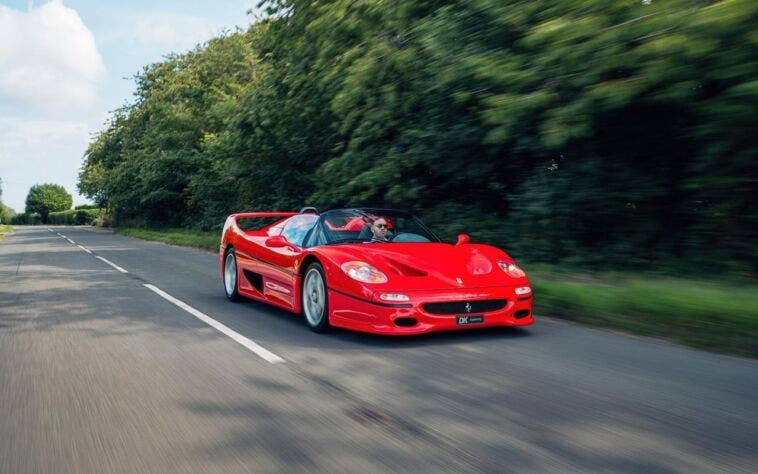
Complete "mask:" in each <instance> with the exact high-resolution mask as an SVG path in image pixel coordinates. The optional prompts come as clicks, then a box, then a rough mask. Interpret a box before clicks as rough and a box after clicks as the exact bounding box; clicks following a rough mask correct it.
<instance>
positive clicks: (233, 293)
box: [224, 249, 240, 302]
mask: <svg viewBox="0 0 758 474" xmlns="http://www.w3.org/2000/svg"><path fill="white" fill-rule="evenodd" d="M238 279H239V272H238V271H237V254H235V253H234V249H229V251H228V252H226V257H224V294H226V299H228V300H229V301H233V302H237V301H239V300H240V294H239V291H238V289H239V283H238Z"/></svg>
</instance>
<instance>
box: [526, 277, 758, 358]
mask: <svg viewBox="0 0 758 474" xmlns="http://www.w3.org/2000/svg"><path fill="white" fill-rule="evenodd" d="M529 276H530V280H531V282H532V286H533V287H534V294H535V313H536V314H538V315H540V314H542V315H550V316H555V317H559V318H564V319H569V320H573V321H578V322H581V323H585V324H589V325H593V326H600V327H609V328H614V329H620V330H623V331H627V332H631V333H634V334H640V335H645V336H655V337H662V338H665V339H670V340H673V341H676V342H679V343H682V344H686V345H689V346H693V347H697V348H701V349H708V350H712V351H716V352H724V353H729V354H736V355H742V356H747V357H758V288H756V286H755V285H751V284H747V283H734V284H728V283H726V282H723V281H719V282H704V281H697V280H688V279H683V278H676V279H675V278H662V277H658V278H655V279H653V278H649V277H645V276H644V275H639V274H626V275H623V274H618V273H616V274H614V275H613V276H612V277H608V278H604V277H603V275H592V276H587V275H569V274H561V275H555V274H544V273H539V272H537V273H534V272H531V273H530V275H529Z"/></svg>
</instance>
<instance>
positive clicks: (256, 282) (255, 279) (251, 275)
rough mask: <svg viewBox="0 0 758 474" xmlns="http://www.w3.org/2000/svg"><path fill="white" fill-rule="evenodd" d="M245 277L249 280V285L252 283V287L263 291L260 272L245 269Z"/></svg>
mask: <svg viewBox="0 0 758 474" xmlns="http://www.w3.org/2000/svg"><path fill="white" fill-rule="evenodd" d="M245 278H247V281H249V282H250V284H251V285H253V288H255V289H256V290H258V291H260V292H261V293H263V277H262V276H261V274H260V273H255V272H251V271H250V270H245Z"/></svg>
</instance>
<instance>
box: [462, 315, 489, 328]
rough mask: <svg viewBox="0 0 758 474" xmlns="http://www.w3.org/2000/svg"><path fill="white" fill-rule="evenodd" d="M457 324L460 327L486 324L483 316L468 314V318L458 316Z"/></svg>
mask: <svg viewBox="0 0 758 474" xmlns="http://www.w3.org/2000/svg"><path fill="white" fill-rule="evenodd" d="M455 322H456V323H457V324H458V325H459V326H460V325H463V324H476V323H483V322H484V315H483V314H467V315H466V316H456V317H455Z"/></svg>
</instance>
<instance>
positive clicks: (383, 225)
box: [374, 224, 387, 229]
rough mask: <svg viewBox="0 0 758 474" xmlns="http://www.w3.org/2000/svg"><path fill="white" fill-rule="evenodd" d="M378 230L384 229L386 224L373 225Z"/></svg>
mask: <svg viewBox="0 0 758 474" xmlns="http://www.w3.org/2000/svg"><path fill="white" fill-rule="evenodd" d="M374 225H375V226H376V227H377V228H378V229H386V228H387V224H374Z"/></svg>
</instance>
